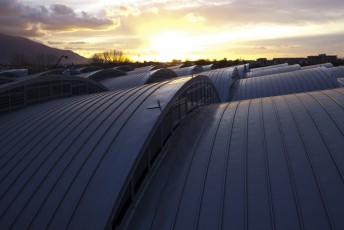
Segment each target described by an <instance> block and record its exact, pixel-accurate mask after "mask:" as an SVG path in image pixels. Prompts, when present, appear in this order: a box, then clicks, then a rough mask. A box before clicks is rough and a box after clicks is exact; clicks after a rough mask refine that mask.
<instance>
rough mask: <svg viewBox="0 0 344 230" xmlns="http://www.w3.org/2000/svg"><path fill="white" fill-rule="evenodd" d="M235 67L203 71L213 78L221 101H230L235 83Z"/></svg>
mask: <svg viewBox="0 0 344 230" xmlns="http://www.w3.org/2000/svg"><path fill="white" fill-rule="evenodd" d="M234 69H235V68H234V67H229V68H222V69H215V70H210V71H206V72H203V73H202V74H203V75H206V76H208V77H209V78H210V79H211V80H212V82H213V84H214V86H215V88H216V90H217V92H218V93H219V96H220V101H221V102H227V101H229V95H230V88H231V85H232V83H233V79H232V78H233V72H234Z"/></svg>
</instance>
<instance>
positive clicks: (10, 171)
mask: <svg viewBox="0 0 344 230" xmlns="http://www.w3.org/2000/svg"><path fill="white" fill-rule="evenodd" d="M213 102H218V96H217V93H216V91H215V89H214V87H213V85H212V83H211V81H210V80H209V78H208V77H205V76H197V77H194V78H182V79H178V80H174V81H170V82H163V83H154V84H149V85H144V86H141V87H137V88H132V89H127V90H122V91H116V92H104V93H99V94H93V95H85V96H80V97H72V98H67V99H60V100H56V101H52V102H49V103H44V104H40V105H36V106H32V107H28V108H25V109H23V110H21V111H18V112H13V113H11V114H9V115H5V116H2V117H1V119H0V130H1V132H0V149H1V153H0V165H1V166H0V177H1V180H0V203H1V205H0V216H1V218H0V226H1V227H2V228H4V229H9V228H14V229H28V228H32V229H48V228H49V229H50V228H51V229H67V228H68V229H104V228H107V229H110V228H111V227H112V224H113V222H115V221H116V220H117V218H119V217H120V216H121V213H123V212H125V208H126V204H127V203H128V202H130V200H132V199H133V198H134V196H135V195H136V193H137V190H138V189H139V188H140V185H141V183H142V181H143V180H144V178H145V176H146V175H147V172H148V171H149V170H150V168H151V165H152V164H153V163H154V161H155V159H156V157H157V154H158V153H159V152H160V150H161V149H162V147H163V146H164V144H165V143H166V140H167V139H168V138H169V137H170V135H171V133H172V132H174V131H175V129H176V127H178V125H179V124H180V122H181V120H182V119H184V118H185V117H186V116H187V115H188V114H189V113H191V112H192V111H194V110H195V109H196V108H198V107H200V106H202V105H206V104H209V103H213ZM143 118H144V119H143Z"/></svg>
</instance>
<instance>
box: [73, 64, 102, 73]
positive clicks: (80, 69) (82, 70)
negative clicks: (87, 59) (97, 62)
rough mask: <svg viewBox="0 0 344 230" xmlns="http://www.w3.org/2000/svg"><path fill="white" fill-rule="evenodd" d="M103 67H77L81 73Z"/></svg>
mask: <svg viewBox="0 0 344 230" xmlns="http://www.w3.org/2000/svg"><path fill="white" fill-rule="evenodd" d="M102 69H103V68H102V67H100V66H85V67H82V68H79V69H78V71H79V72H81V73H89V72H94V71H97V70H102Z"/></svg>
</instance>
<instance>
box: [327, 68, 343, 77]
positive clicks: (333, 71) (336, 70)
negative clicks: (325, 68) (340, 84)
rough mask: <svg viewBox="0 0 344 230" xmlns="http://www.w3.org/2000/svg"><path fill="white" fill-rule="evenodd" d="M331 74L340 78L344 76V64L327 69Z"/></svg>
mask: <svg viewBox="0 0 344 230" xmlns="http://www.w3.org/2000/svg"><path fill="white" fill-rule="evenodd" d="M329 70H330V71H331V74H332V76H333V77H335V78H342V77H344V66H338V67H333V68H330V69H329Z"/></svg>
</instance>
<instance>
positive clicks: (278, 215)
mask: <svg viewBox="0 0 344 230" xmlns="http://www.w3.org/2000/svg"><path fill="white" fill-rule="evenodd" d="M343 108H344V89H343V88H338V89H333V90H326V91H317V92H311V93H302V94H294V95H287V96H276V97H271V98H260V99H253V100H244V101H238V102H231V103H225V104H219V105H215V106H210V107H208V108H205V109H203V110H202V111H200V112H198V113H195V114H194V115H193V116H192V117H190V119H188V122H187V123H184V125H183V126H182V128H181V129H179V130H180V132H178V133H176V135H175V138H174V139H173V144H171V145H170V146H169V147H168V148H166V149H165V153H164V155H162V156H164V157H163V158H162V159H161V164H160V165H159V166H158V167H157V168H156V169H155V170H154V173H153V174H152V176H151V179H150V180H149V181H148V182H147V186H146V188H145V189H144V190H142V191H143V193H142V196H141V197H140V196H138V198H137V199H136V200H135V201H134V205H133V206H132V209H131V212H129V213H128V215H127V216H126V218H125V219H124V221H123V222H122V225H121V228H122V229H158V230H164V229H285V230H290V229H342V228H343V226H344V218H343V213H344V154H343V150H344V109H343Z"/></svg>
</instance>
